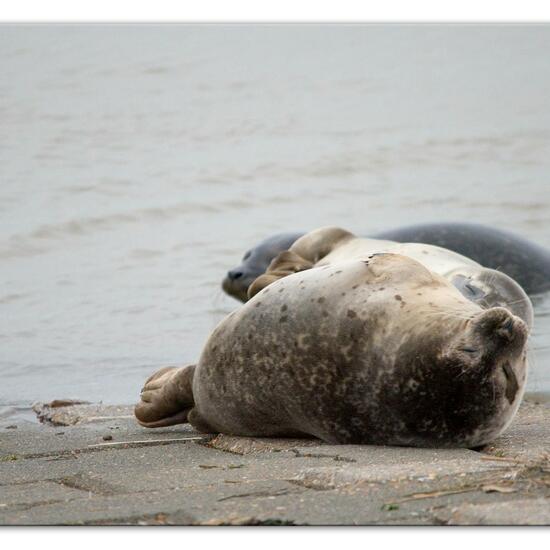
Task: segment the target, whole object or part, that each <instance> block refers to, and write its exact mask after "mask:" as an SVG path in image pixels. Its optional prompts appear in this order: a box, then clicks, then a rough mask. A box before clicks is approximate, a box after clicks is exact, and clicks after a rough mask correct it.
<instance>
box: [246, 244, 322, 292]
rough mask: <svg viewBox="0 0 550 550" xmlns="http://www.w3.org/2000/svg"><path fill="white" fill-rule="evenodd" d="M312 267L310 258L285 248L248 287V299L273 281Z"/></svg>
mask: <svg viewBox="0 0 550 550" xmlns="http://www.w3.org/2000/svg"><path fill="white" fill-rule="evenodd" d="M312 267H313V263H312V262H310V261H309V260H306V259H304V258H302V257H301V256H299V255H298V254H296V253H295V252H292V251H291V250H285V251H284V252H281V253H280V254H278V255H277V256H276V257H275V258H274V259H273V260H272V262H271V263H270V264H269V267H268V268H267V271H266V272H265V273H264V274H263V275H260V276H259V277H258V278H256V279H255V280H254V282H253V283H252V284H251V285H250V286H249V287H248V299H250V298H252V297H253V296H255V295H256V294H258V292H260V290H263V289H264V288H265V287H266V286H269V285H270V284H271V283H274V282H275V281H278V280H279V279H282V278H283V277H287V276H288V275H292V274H293V273H298V272H299V271H305V270H306V269H311V268H312Z"/></svg>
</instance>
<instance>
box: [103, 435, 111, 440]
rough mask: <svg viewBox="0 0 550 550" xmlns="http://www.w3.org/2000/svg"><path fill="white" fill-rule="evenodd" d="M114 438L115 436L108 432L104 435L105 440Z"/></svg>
mask: <svg viewBox="0 0 550 550" xmlns="http://www.w3.org/2000/svg"><path fill="white" fill-rule="evenodd" d="M112 439H113V436H112V435H111V434H107V435H104V436H103V441H111V440H112Z"/></svg>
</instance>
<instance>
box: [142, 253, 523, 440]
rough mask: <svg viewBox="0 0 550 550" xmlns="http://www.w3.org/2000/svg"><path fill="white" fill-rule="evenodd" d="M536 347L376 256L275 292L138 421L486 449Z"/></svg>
mask: <svg viewBox="0 0 550 550" xmlns="http://www.w3.org/2000/svg"><path fill="white" fill-rule="evenodd" d="M527 334H528V329H527V326H526V325H525V323H524V322H523V321H522V320H521V319H519V318H518V317H516V316H514V315H512V314H511V313H510V312H509V311H508V310H506V309H503V308H492V309H489V310H483V309H481V308H480V307H479V306H478V305H477V304H475V303H473V302H471V301H469V300H467V299H466V298H465V297H464V296H463V295H462V294H461V293H460V292H459V291H458V290H457V289H456V288H455V287H454V286H453V285H451V284H450V283H449V282H448V281H447V280H446V279H444V278H443V277H441V276H439V275H437V274H436V273H434V272H431V271H430V270H428V269H426V268H425V267H424V266H423V265H422V264H420V263H419V262H417V261H415V260H414V259H412V258H409V257H406V256H402V255H399V254H391V253H387V254H375V255H372V256H371V257H370V258H367V259H366V260H349V261H345V262H341V263H337V264H330V265H326V266H324V267H321V268H318V269H310V270H307V271H304V272H301V273H295V274H293V275H289V276H287V277H284V278H282V279H279V280H277V281H275V282H274V283H273V284H271V285H270V286H269V287H267V288H265V289H264V290H262V291H261V292H260V293H258V294H257V295H256V296H254V297H253V298H252V299H251V300H249V301H248V302H247V303H246V304H244V305H243V306H242V307H241V308H239V309H238V310H236V311H234V312H233V313H231V314H230V315H229V316H228V317H226V318H225V319H224V320H223V321H222V322H221V323H220V324H219V325H218V326H217V327H216V329H215V330H214V331H213V333H212V334H211V336H210V337H209V339H208V341H207V343H206V345H205V347H204V350H203V352H202V354H201V357H200V359H199V362H198V364H197V365H196V366H187V367H181V368H171V369H162V370H160V371H159V372H158V373H156V374H154V375H153V376H152V377H151V378H149V380H148V381H147V382H146V384H145V387H144V388H143V390H142V394H141V401H140V403H139V404H138V405H137V406H136V408H135V415H136V417H137V419H138V421H139V423H140V424H142V425H143V426H146V427H161V426H167V425H171V424H176V423H181V422H185V421H188V422H190V423H191V424H192V425H193V426H194V427H195V428H197V429H198V430H199V431H203V432H206V433H220V432H221V433H225V434H233V435H240V436H265V437H270V436H271V437H285V436H289V437H299V436H301V437H303V436H314V437H317V438H320V439H322V440H324V441H326V442H328V443H333V444H349V443H363V444H381V445H407V446H419V447H477V446H481V445H484V444H486V443H489V442H490V441H492V440H493V439H494V438H495V437H497V435H499V434H500V433H501V432H502V431H503V430H504V429H505V428H506V427H507V426H508V424H509V423H510V422H511V420H512V418H513V416H514V414H515V412H516V411H517V408H518V406H519V403H520V400H521V396H522V394H523V391H524V388H525V380H526V371H527V363H526V353H525V344H526V339H527Z"/></svg>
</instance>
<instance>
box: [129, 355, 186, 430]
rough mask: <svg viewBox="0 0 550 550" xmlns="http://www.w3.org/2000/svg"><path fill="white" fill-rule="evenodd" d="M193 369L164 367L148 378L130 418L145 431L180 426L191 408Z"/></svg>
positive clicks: (184, 421)
mask: <svg viewBox="0 0 550 550" xmlns="http://www.w3.org/2000/svg"><path fill="white" fill-rule="evenodd" d="M194 372H195V365H188V366H186V367H179V368H178V367H165V368H163V369H160V370H159V371H157V372H156V373H155V374H153V375H152V376H150V377H149V378H148V379H147V381H146V382H145V386H144V387H143V389H142V390H141V401H140V402H139V403H138V404H137V405H136V407H135V409H134V414H135V416H136V419H137V421H138V422H139V423H140V424H141V425H142V426H144V427H146V428H160V427H164V426H173V425H174V424H184V423H186V422H187V415H188V413H189V411H190V410H191V409H192V408H193V405H194V399H193V374H194Z"/></svg>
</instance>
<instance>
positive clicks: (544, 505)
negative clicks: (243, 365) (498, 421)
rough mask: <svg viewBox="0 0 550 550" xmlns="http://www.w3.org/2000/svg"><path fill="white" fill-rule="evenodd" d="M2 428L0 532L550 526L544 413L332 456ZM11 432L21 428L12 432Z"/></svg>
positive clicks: (128, 414)
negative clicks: (452, 439)
mask: <svg viewBox="0 0 550 550" xmlns="http://www.w3.org/2000/svg"><path fill="white" fill-rule="evenodd" d="M36 410H38V412H39V413H40V414H41V415H42V417H43V420H44V423H42V424H39V423H32V424H31V423H27V422H24V423H22V424H21V425H16V424H13V425H12V426H11V427H10V428H9V429H8V428H6V427H5V426H4V427H3V428H1V429H0V449H1V452H0V485H2V496H1V497H0V524H2V525H50V524H56V525H60V524H62V525H75V524H78V525H113V524H114V525H128V524H130V525H135V524H138V525H165V524H175V525H477V524H491V525H505V524H516V525H524V524H537V525H541V524H550V430H548V426H549V425H550V405H548V404H545V405H542V404H533V403H530V402H529V401H525V402H524V403H522V405H521V407H520V410H519V412H518V414H517V415H516V417H515V419H514V421H513V423H512V425H511V426H510V427H509V428H508V430H507V431H506V432H505V433H504V434H503V435H501V436H500V437H498V438H497V439H496V440H495V441H494V442H493V443H492V444H491V445H487V446H485V447H484V448H483V449H479V450H475V451H474V450H470V449H419V448H411V447H390V446H371V445H328V444H325V443H323V442H321V441H319V440H316V439H268V438H247V437H233V436H226V435H205V434H201V433H198V432H196V431H194V430H193V428H192V427H191V426H189V425H182V426H175V427H171V428H164V429H158V430H147V429H145V428H142V427H140V426H139V425H138V424H137V423H136V422H135V419H134V418H133V415H132V407H128V406H116V405H72V406H61V407H54V408H52V407H48V406H45V405H42V406H40V407H36ZM14 426H15V427H14Z"/></svg>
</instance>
